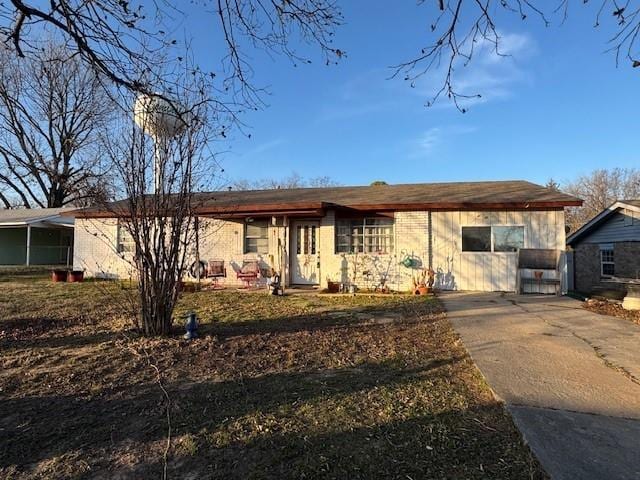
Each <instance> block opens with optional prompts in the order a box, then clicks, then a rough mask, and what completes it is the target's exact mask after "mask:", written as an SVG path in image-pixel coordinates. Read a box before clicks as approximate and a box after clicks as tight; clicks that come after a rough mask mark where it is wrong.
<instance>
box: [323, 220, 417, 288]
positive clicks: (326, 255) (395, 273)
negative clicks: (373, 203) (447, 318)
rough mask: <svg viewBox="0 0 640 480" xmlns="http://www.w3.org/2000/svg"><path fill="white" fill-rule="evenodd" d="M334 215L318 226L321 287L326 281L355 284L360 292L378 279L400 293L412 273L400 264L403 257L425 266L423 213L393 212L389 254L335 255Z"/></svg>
mask: <svg viewBox="0 0 640 480" xmlns="http://www.w3.org/2000/svg"><path fill="white" fill-rule="evenodd" d="M334 228H335V214H334V212H329V213H328V215H327V216H326V217H324V218H323V219H322V222H321V227H320V231H321V237H320V265H321V279H322V284H321V285H322V287H326V285H327V280H331V281H334V282H339V283H351V282H352V281H353V278H354V273H355V283H356V285H358V287H360V288H370V287H374V286H376V285H377V284H379V283H380V280H381V278H383V277H386V278H387V285H388V286H389V288H391V289H392V290H396V291H404V290H409V289H411V288H412V286H413V284H412V276H413V274H414V273H415V271H414V270H412V269H408V268H406V267H404V266H403V265H401V264H400V262H401V261H402V260H403V259H404V257H405V256H407V255H408V256H412V257H414V258H415V259H416V260H418V261H419V262H420V265H424V266H425V267H426V266H427V262H428V259H427V213H426V212H397V213H396V214H395V225H394V250H393V252H392V253H390V254H384V255H376V254H362V253H359V254H357V255H356V254H342V253H339V254H336V253H335V232H334ZM367 272H368V274H367Z"/></svg>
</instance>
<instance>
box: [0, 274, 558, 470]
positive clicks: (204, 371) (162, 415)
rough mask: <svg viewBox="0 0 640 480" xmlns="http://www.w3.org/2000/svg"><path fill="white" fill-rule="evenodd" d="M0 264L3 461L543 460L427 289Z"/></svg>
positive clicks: (338, 463) (334, 465)
mask: <svg viewBox="0 0 640 480" xmlns="http://www.w3.org/2000/svg"><path fill="white" fill-rule="evenodd" d="M0 282H1V283H0V351H1V352H2V355H1V356H0V411H2V412H3V413H2V415H0V437H1V438H2V439H3V440H2V442H0V478H12V479H13V478H15V479H36V478H73V479H81V478H92V479H93V478H98V479H100V478H105V479H106V478H110V479H111V478H123V479H124V478H132V479H134V478H135V479H138V478H161V477H162V475H163V472H165V469H166V475H167V477H168V478H194V479H195V478H198V479H201V478H220V479H235V478H238V479H245V478H252V479H287V478H291V479H299V478H307V479H309V478H323V479H324V478H335V479H342V478H349V479H359V478H361V479H371V478H398V479H405V480H406V479H418V478H477V479H480V478H482V479H485V478H496V479H497V478H499V479H522V478H534V479H538V478H547V476H546V474H545V473H544V471H543V470H542V468H541V467H540V465H539V464H538V462H537V460H536V459H535V458H534V457H533V456H532V454H531V452H530V450H529V449H528V448H527V446H526V445H524V444H523V442H522V439H521V437H520V435H519V433H518V431H517V430H516V428H515V426H514V424H513V422H512V419H511V417H510V416H509V415H508V414H507V413H506V412H505V410H504V408H503V405H502V404H500V403H499V402H497V401H496V400H495V399H494V398H493V396H492V394H491V391H490V390H489V388H488V387H487V385H486V384H485V382H484V380H483V379H482V377H481V375H480V373H479V372H478V370H477V369H476V368H475V366H474V364H473V362H472V361H471V359H470V358H469V357H468V355H467V354H466V351H465V350H464V348H463V347H462V345H461V342H460V340H459V338H458V337H457V335H456V334H455V332H454V331H453V330H452V328H451V326H450V324H449V322H448V321H447V319H446V317H445V316H444V314H443V313H442V308H441V306H440V303H439V302H438V301H437V300H436V299H434V298H420V297H404V296H389V297H368V296H366V295H365V296H357V297H351V296H343V297H330V296H322V295H318V296H301V297H285V298H280V297H270V296H267V295H255V294H253V295H243V294H241V293H237V292H225V291H222V292H198V293H193V294H185V296H184V298H183V299H182V301H181V304H180V306H179V308H178V313H179V314H180V315H182V313H184V312H186V311H188V310H191V309H195V310H196V311H197V312H198V313H199V315H200V317H201V319H202V322H203V323H202V325H201V328H200V332H201V337H200V338H199V339H198V340H196V341H194V342H191V343H189V342H186V341H184V340H182V338H181V336H180V333H181V329H180V328H179V327H176V335H175V336H173V337H171V338H156V339H152V338H143V337H140V336H138V335H137V334H136V333H135V332H132V331H131V330H130V329H129V328H128V323H127V317H126V315H125V311H126V306H127V305H128V302H129V301H130V298H131V291H130V290H127V289H126V288H122V287H118V286H117V285H116V286H113V285H111V286H105V285H99V284H92V283H91V282H87V283H84V284H79V285H73V284H70V285H66V284H64V285H52V284H50V283H48V282H46V281H44V280H38V279H25V278H21V279H4V281H2V280H0ZM169 425H170V430H171V431H170V437H169V436H168V433H169ZM168 440H169V441H168Z"/></svg>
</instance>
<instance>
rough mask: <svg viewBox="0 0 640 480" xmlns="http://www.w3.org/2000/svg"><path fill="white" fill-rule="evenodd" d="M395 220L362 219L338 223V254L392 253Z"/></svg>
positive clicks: (339, 221)
mask: <svg viewBox="0 0 640 480" xmlns="http://www.w3.org/2000/svg"><path fill="white" fill-rule="evenodd" d="M392 251H393V219H391V218H360V219H357V220H338V221H337V222H336V253H356V252H358V253H379V254H380V253H391V252H392Z"/></svg>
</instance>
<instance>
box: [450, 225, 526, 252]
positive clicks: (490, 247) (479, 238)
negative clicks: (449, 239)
mask: <svg viewBox="0 0 640 480" xmlns="http://www.w3.org/2000/svg"><path fill="white" fill-rule="evenodd" d="M519 248H524V227H523V226H521V225H509V226H493V227H489V226H482V227H479V226H478V227H462V251H463V252H517V251H518V249H519Z"/></svg>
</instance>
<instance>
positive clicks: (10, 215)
mask: <svg viewBox="0 0 640 480" xmlns="http://www.w3.org/2000/svg"><path fill="white" fill-rule="evenodd" d="M74 210H76V209H75V208H17V209H12V210H0V225H4V226H8V225H16V226H19V225H28V224H32V223H38V222H43V221H50V222H54V223H68V224H73V218H71V217H65V218H63V215H64V214H66V213H69V212H72V211H74Z"/></svg>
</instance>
